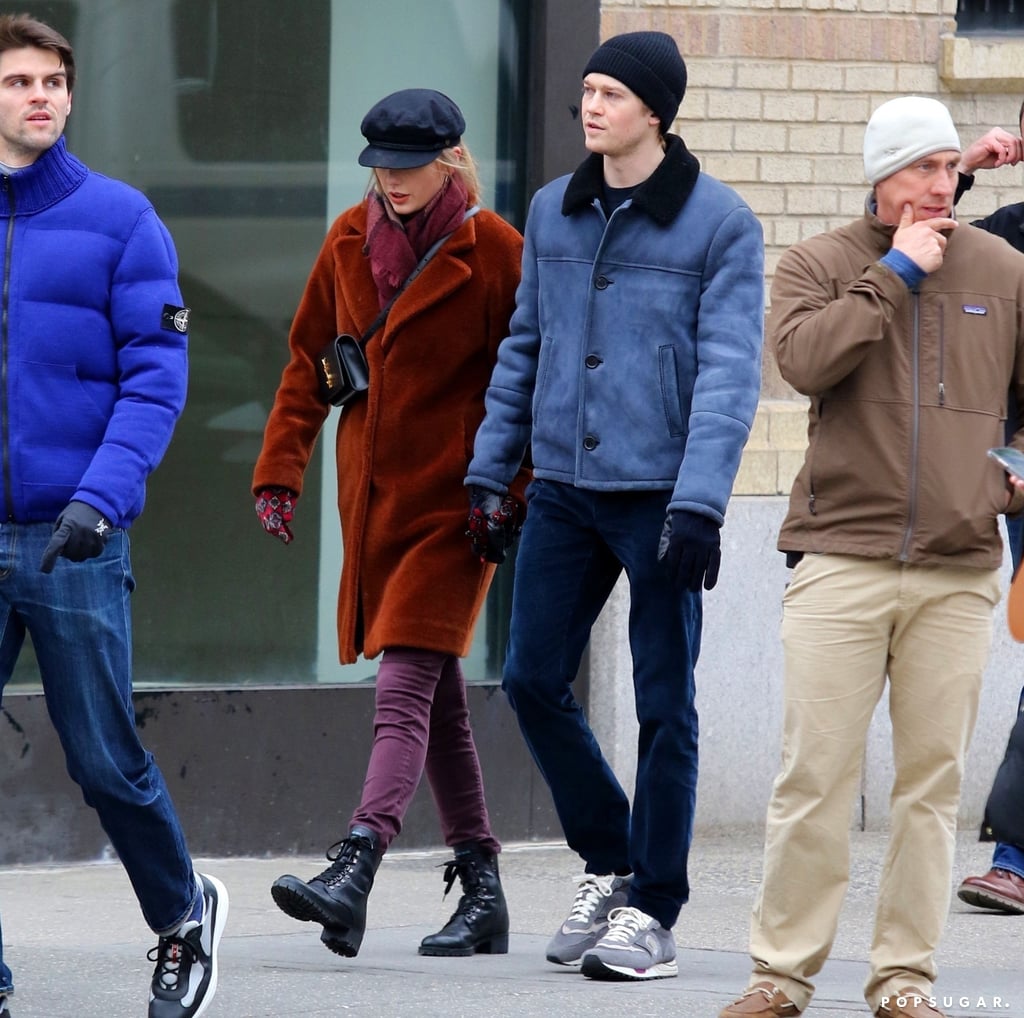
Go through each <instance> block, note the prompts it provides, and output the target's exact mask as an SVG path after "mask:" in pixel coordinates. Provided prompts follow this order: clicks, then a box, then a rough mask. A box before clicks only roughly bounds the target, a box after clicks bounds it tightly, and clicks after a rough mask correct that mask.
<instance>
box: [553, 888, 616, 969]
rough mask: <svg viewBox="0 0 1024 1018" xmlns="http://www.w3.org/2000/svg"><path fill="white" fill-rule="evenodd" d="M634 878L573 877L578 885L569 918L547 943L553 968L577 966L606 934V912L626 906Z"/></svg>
mask: <svg viewBox="0 0 1024 1018" xmlns="http://www.w3.org/2000/svg"><path fill="white" fill-rule="evenodd" d="M632 879H633V878H632V877H631V876H628V877H617V876H615V874H614V873H610V874H608V875H607V876H598V875H596V874H594V873H584V874H583V875H582V876H579V877H576V883H577V884H578V885H579V887H578V888H577V891H576V897H575V898H574V899H573V902H572V908H571V909H570V910H569V918H568V919H566V920H565V922H564V923H562V925H561V927H560V928H559V930H558V932H557V933H556V934H555V935H554V936H553V937H552V938H551V942H550V943H549V944H548V950H547V959H548V961H550V962H552V963H553V964H555V965H579V963H580V959H581V958H582V957H583V953H584V952H585V951H589V950H590V948H592V947H593V946H594V945H595V944H596V943H597V942H598V941H599V940H600V939H601V938H602V937H603V936H604V935H605V933H606V932H607V931H608V913H609V912H611V910H612V909H613V908H619V907H621V906H622V905H625V904H626V893H627V891H628V890H629V884H630V881H631V880H632Z"/></svg>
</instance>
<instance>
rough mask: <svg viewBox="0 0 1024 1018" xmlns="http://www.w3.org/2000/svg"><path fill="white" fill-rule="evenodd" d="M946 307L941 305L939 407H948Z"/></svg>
mask: <svg viewBox="0 0 1024 1018" xmlns="http://www.w3.org/2000/svg"><path fill="white" fill-rule="evenodd" d="M945 315H946V306H945V304H940V305H939V406H945V405H946V381H945V378H946V363H945V362H946V317H945Z"/></svg>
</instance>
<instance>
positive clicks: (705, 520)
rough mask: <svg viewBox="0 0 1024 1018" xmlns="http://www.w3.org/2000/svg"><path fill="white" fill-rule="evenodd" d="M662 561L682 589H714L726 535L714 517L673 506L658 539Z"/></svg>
mask: <svg viewBox="0 0 1024 1018" xmlns="http://www.w3.org/2000/svg"><path fill="white" fill-rule="evenodd" d="M658 561H659V562H664V563H665V565H666V566H667V567H668V570H669V573H670V574H671V576H672V580H673V582H674V583H675V585H676V588H677V589H678V590H692V591H699V590H700V587H701V582H702V581H703V584H704V589H705V590H711V588H712V587H714V585H715V584H716V583H717V582H718V567H719V566H720V565H721V563H722V534H721V528H720V527H719V525H718V524H717V523H716V522H715V521H714V520H713V519H711V517H710V516H703V515H701V514H700V513H692V512H690V511H689V510H688V509H673V510H672V511H671V512H670V513H669V514H668V516H667V517H666V519H665V526H664V527H663V528H662V531H661V540H660V541H658Z"/></svg>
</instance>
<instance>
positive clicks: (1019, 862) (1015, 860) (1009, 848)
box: [992, 520, 1024, 877]
mask: <svg viewBox="0 0 1024 1018" xmlns="http://www.w3.org/2000/svg"><path fill="white" fill-rule="evenodd" d="M1006 535H1007V540H1008V543H1009V545H1010V558H1011V559H1012V561H1013V570H1014V572H1016V571H1017V570H1018V569H1019V568H1020V560H1021V554H1022V552H1024V520H1007V521H1006ZM1017 711H1018V712H1024V689H1022V690H1021V691H1020V701H1019V702H1018V704H1017ZM992 867H993V868H994V869H1001V870H1010V872H1011V873H1016V874H1017V876H1018V877H1024V845H1008V844H1007V843H1006V842H1004V841H998V842H996V847H995V851H994V852H993V853H992Z"/></svg>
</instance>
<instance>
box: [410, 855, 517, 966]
mask: <svg viewBox="0 0 1024 1018" xmlns="http://www.w3.org/2000/svg"><path fill="white" fill-rule="evenodd" d="M456 877H458V878H459V880H460V881H461V882H462V897H461V898H460V899H459V905H458V908H456V909H455V913H454V914H453V915H452V917H451V919H449V920H448V922H447V923H446V924H445V926H444V929H442V930H441V931H440V932H438V933H434V934H432V935H431V936H429V937H425V938H424V939H423V942H422V943H421V944H420V954H430V955H444V956H447V957H452V956H459V957H462V956H465V955H470V954H508V906H507V905H506V904H505V894H504V892H503V891H502V889H501V880H500V879H499V878H498V857H497V856H496V855H491V854H490V853H489V852H485V851H484V850H483V848H481V846H480V845H479V844H478V843H477V842H475V841H469V842H466V843H465V844H462V845H456V846H455V858H454V859H452V860H451V861H450V862H448V863H446V864H445V868H444V879H445V889H444V893H445V894H446V895H447V894H448V892H449V891H450V890H451V889H452V885H453V884H454V883H455V878H456Z"/></svg>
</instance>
